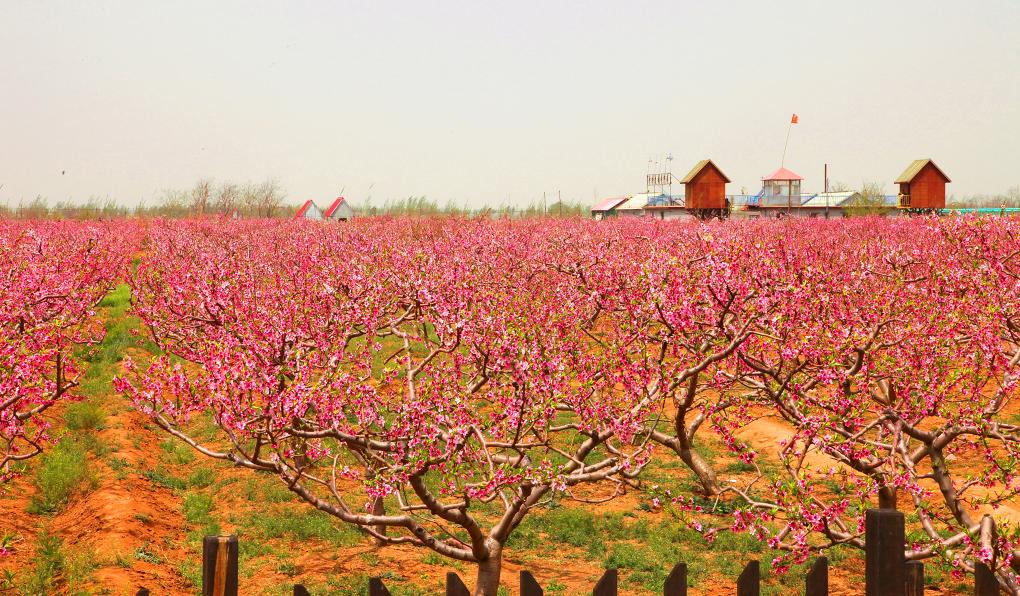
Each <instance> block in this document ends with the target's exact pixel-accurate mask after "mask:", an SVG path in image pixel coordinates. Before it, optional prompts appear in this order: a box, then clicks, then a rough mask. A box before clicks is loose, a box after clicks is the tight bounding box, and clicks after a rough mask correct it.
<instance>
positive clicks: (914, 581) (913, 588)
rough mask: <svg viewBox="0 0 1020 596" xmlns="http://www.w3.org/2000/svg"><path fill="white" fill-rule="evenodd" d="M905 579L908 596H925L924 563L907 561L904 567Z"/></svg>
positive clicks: (905, 591)
mask: <svg viewBox="0 0 1020 596" xmlns="http://www.w3.org/2000/svg"><path fill="white" fill-rule="evenodd" d="M903 578H904V581H905V582H906V586H905V588H906V589H905V590H904V593H905V594H906V596H924V563H922V562H920V561H907V562H906V563H905V564H904V565H903Z"/></svg>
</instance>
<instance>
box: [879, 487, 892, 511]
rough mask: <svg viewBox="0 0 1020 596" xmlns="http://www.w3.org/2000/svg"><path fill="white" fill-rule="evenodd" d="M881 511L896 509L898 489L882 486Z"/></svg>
mask: <svg viewBox="0 0 1020 596" xmlns="http://www.w3.org/2000/svg"><path fill="white" fill-rule="evenodd" d="M878 507H879V509H896V487H895V486H888V485H887V486H882V487H880V488H879V489H878Z"/></svg>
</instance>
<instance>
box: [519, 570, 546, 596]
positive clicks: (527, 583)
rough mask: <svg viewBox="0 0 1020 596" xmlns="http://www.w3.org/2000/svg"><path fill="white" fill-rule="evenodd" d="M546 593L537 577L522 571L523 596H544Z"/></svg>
mask: <svg viewBox="0 0 1020 596" xmlns="http://www.w3.org/2000/svg"><path fill="white" fill-rule="evenodd" d="M544 593H545V592H544V591H543V590H542V586H540V585H538V582H537V581H535V576H534V575H531V573H530V572H528V571H525V570H523V569H521V596H542V595H543V594H544Z"/></svg>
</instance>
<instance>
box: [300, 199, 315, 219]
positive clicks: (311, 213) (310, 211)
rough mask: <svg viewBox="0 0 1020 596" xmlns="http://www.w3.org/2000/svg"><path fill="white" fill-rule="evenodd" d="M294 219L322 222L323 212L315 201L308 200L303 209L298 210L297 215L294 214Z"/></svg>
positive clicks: (302, 206)
mask: <svg viewBox="0 0 1020 596" xmlns="http://www.w3.org/2000/svg"><path fill="white" fill-rule="evenodd" d="M294 219H314V220H321V219H322V210H321V209H319V207H318V205H316V204H315V201H313V200H311V199H308V200H307V201H305V204H304V205H301V208H300V209H298V210H297V213H295V214H294Z"/></svg>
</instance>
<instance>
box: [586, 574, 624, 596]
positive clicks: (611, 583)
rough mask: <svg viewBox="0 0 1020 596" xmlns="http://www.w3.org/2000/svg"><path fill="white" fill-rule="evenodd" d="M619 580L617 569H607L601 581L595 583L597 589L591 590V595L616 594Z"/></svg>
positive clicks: (607, 595) (606, 595)
mask: <svg viewBox="0 0 1020 596" xmlns="http://www.w3.org/2000/svg"><path fill="white" fill-rule="evenodd" d="M618 582H619V574H618V573H617V571H616V569H606V572H605V573H603V574H602V577H601V578H600V579H599V583H597V584H595V589H594V590H592V591H591V596H616V595H617V584H618Z"/></svg>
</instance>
